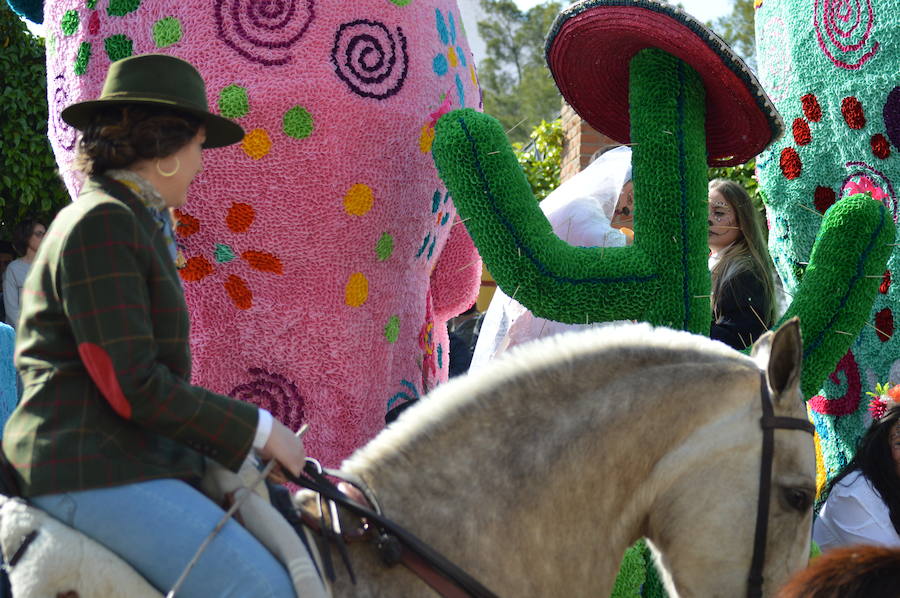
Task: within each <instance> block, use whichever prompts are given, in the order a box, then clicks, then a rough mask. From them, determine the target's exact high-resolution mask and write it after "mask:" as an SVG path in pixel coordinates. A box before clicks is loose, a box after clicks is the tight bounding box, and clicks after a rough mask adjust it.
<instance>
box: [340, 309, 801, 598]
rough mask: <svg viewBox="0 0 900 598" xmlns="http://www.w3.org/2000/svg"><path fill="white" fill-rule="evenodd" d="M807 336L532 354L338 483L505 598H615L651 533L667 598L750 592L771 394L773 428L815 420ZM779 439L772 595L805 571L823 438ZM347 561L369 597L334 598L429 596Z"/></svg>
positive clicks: (405, 422)
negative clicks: (626, 555)
mask: <svg viewBox="0 0 900 598" xmlns="http://www.w3.org/2000/svg"><path fill="white" fill-rule="evenodd" d="M798 328H799V327H798V325H797V324H796V322H795V323H793V324H790V325H788V326H786V327H784V328H783V329H782V330H780V331H779V332H777V333H774V334H767V335H766V336H765V337H763V338H762V339H761V340H760V341H759V342H758V343H757V347H756V352H755V354H754V358H750V357H746V356H744V355H741V354H740V353H737V352H735V351H733V350H731V349H729V348H727V347H726V346H725V345H722V344H721V343H716V342H712V341H709V340H708V339H704V338H701V337H697V336H693V335H689V334H687V333H683V332H675V331H671V330H666V329H660V328H651V327H649V326H646V325H638V326H632V325H628V326H621V327H612V328H605V329H601V330H599V331H598V330H592V331H588V332H586V333H575V334H570V335H562V336H559V337H555V338H553V339H549V340H547V341H542V342H538V343H533V344H531V345H530V346H524V347H522V348H521V349H519V350H517V351H514V352H512V353H511V354H510V356H509V357H508V358H506V359H501V360H499V361H498V362H496V365H495V366H494V367H493V368H486V370H485V371H482V372H479V373H478V374H476V375H470V376H467V377H464V378H462V379H459V380H458V381H452V382H450V383H448V384H446V385H445V386H443V387H441V388H439V389H437V390H436V391H435V392H433V393H432V394H431V395H430V396H429V397H428V398H426V399H425V400H424V401H423V402H422V404H421V405H420V406H418V407H415V408H413V409H410V410H409V412H408V413H407V414H404V416H403V417H401V419H400V420H399V421H398V422H397V423H396V424H395V425H394V426H392V427H391V428H389V429H388V430H386V431H385V432H383V433H382V434H381V435H380V436H379V437H378V438H376V439H375V440H374V441H372V442H371V443H370V444H369V445H368V446H367V447H365V448H363V449H361V450H360V451H359V452H358V453H357V454H356V455H354V456H353V457H351V459H349V460H348V461H347V462H345V464H344V469H346V470H348V471H351V472H353V473H356V474H357V475H360V476H361V477H363V478H364V479H365V480H366V481H367V482H368V483H369V484H371V486H372V487H373V488H374V489H375V490H376V492H377V493H378V495H379V497H380V498H381V500H382V504H383V506H384V508H385V512H386V513H387V514H388V515H389V516H392V517H395V518H396V519H397V520H398V521H399V522H400V523H402V524H403V525H404V526H405V527H407V528H408V529H410V530H412V531H413V532H414V533H416V534H418V535H420V536H421V537H422V538H423V539H424V540H425V541H426V542H429V543H430V544H432V545H433V546H435V547H436V548H437V549H438V550H440V551H441V552H443V553H444V554H445V555H447V556H448V557H449V558H450V559H451V560H453V561H455V562H457V564H458V565H460V566H461V567H462V568H463V569H465V570H467V571H468V572H470V573H471V574H472V575H473V576H474V577H476V578H477V579H479V580H480V581H481V582H482V583H484V584H485V585H486V586H487V587H488V588H491V589H492V590H493V591H494V592H497V593H498V594H499V595H501V596H551V595H563V596H584V595H592V596H601V597H602V596H607V595H609V592H610V590H611V588H612V583H613V580H614V578H615V573H616V571H617V568H618V565H619V562H620V560H621V558H622V554H623V552H624V551H625V549H626V548H627V547H628V546H630V545H631V544H632V543H634V542H635V541H636V540H638V539H639V538H640V537H642V536H646V537H647V538H649V539H650V542H651V546H652V547H654V549H655V551H656V553H657V555H658V556H659V560H660V563H661V565H662V569H663V572H664V582H665V583H666V585H667V588H668V590H669V592H670V594H672V595H673V596H683V597H685V596H699V597H704V598H707V597H712V596H728V597H733V596H742V595H746V592H747V589H746V588H747V578H748V573H749V570H750V561H751V555H752V552H753V545H754V542H753V540H754V530H755V523H756V510H757V498H758V493H759V483H760V458H761V456H760V454H761V446H762V432H761V429H760V424H759V421H760V415H761V399H760V397H761V380H762V381H763V382H764V384H765V385H766V386H767V390H768V392H769V394H770V395H771V400H772V403H773V406H774V415H776V416H782V417H793V418H803V419H804V420H805V410H804V407H803V402H802V400H801V397H800V394H799V391H798V384H799V378H800V364H801V359H802V356H801V353H800V351H801V349H800V347H801V345H800V335H799V330H798ZM774 437H775V448H774V453H775V458H774V465H773V474H772V491H771V496H770V497H769V500H770V516H769V518H768V524H769V525H768V528H769V530H768V538H767V541H766V553H765V555H766V558H765V567H764V570H763V573H764V576H765V592H766V593H769V592H771V591H772V590H773V589H774V588H776V587H777V586H778V585H779V584H781V583H782V582H783V581H784V580H786V578H787V576H788V574H789V573H790V572H792V571H794V570H796V569H798V568H800V567H801V566H802V565H803V564H804V563H805V559H806V556H807V554H808V550H809V537H810V525H811V520H812V511H811V505H812V499H813V496H814V490H815V485H814V479H815V477H814V476H815V456H814V448H813V441H812V437H811V435H809V434H807V433H805V432H801V431H797V430H777V431H775V433H774ZM353 552H355V553H356V556H355V558H357V559H359V560H360V561H361V562H362V563H364V565H363V566H362V569H363V573H362V577H364V578H366V579H368V580H372V581H374V583H371V584H367V583H365V582H361V583H360V584H359V586H358V587H356V588H350V587H348V586H344V585H343V581H342V580H339V581H338V584H337V585H336V588H337V589H338V595H341V594H342V593H345V594H344V595H355V596H375V595H380V594H378V592H379V591H384V590H385V588H387V587H390V588H391V591H392V592H393V593H392V594H391V595H393V596H407V595H408V596H415V595H421V594H422V592H424V591H425V590H424V586H422V585H420V582H419V581H418V580H413V579H411V578H409V577H408V575H405V574H403V573H398V574H396V575H385V574H384V570H383V569H381V567H382V566H381V565H380V564H378V563H377V562H376V561H375V559H374V557H373V556H372V555H371V554H368V549H367V547H356V548H354V549H353ZM369 566H371V567H374V568H375V569H374V570H372V571H367V570H366V569H367V568H368V567H369ZM380 584H386V585H383V586H380ZM369 588H371V589H369Z"/></svg>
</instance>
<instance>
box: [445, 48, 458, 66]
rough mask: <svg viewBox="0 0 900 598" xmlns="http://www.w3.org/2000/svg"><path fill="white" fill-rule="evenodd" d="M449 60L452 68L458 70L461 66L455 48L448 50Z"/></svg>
mask: <svg viewBox="0 0 900 598" xmlns="http://www.w3.org/2000/svg"><path fill="white" fill-rule="evenodd" d="M447 59H448V60H449V61H450V66H451V67H453V68H456V67H457V66H458V65H459V58H457V57H456V49H455V48H453V46H451V47H450V49H449V50H447Z"/></svg>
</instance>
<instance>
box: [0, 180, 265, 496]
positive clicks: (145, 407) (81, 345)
mask: <svg viewBox="0 0 900 598" xmlns="http://www.w3.org/2000/svg"><path fill="white" fill-rule="evenodd" d="M20 323H21V327H20V329H19V337H18V340H17V343H16V365H17V367H18V368H19V370H20V372H21V374H22V380H23V382H24V387H25V391H24V395H23V397H22V401H21V403H20V405H19V406H18V407H17V408H16V410H15V411H14V412H13V414H12V416H11V417H10V419H9V421H8V422H7V424H6V428H5V431H4V435H3V451H4V453H5V454H6V457H7V459H8V460H9V461H10V463H11V464H12V466H13V467H14V469H15V470H16V472H17V473H18V477H19V480H18V481H19V484H20V485H21V488H22V493H23V494H24V495H25V496H35V495H40V494H49V493H59V492H67V491H76V490H83V489H88V488H96V487H104V486H115V485H121V484H127V483H132V482H139V481H143V480H148V479H154V478H179V479H185V480H188V481H193V480H195V479H196V478H198V477H199V476H200V475H201V474H202V469H203V459H202V456H201V455H206V456H209V457H211V458H213V459H215V460H216V461H218V462H219V463H221V464H222V465H224V466H225V467H227V468H229V469H232V470H235V471H236V470H237V469H238V468H239V466H240V464H241V462H242V460H243V458H244V457H245V456H246V454H247V452H248V451H249V450H250V447H251V444H252V442H253V437H254V434H255V432H256V425H257V418H258V412H257V408H256V407H254V406H253V405H250V404H248V403H243V402H240V401H237V400H234V399H231V398H229V397H226V396H223V395H219V394H216V393H213V392H210V391H208V390H206V389H203V388H200V387H197V386H192V385H191V384H190V383H189V380H190V365H191V356H190V347H189V343H188V327H189V322H188V313H187V306H186V305H185V302H184V296H183V294H182V289H181V283H180V280H179V278H178V273H177V271H176V270H175V266H174V264H173V263H172V259H171V257H170V255H169V252H168V250H167V248H166V245H165V240H164V239H163V234H162V231H161V230H160V227H159V225H158V224H157V222H156V221H155V220H154V219H153V217H152V216H151V215H150V213H149V212H148V211H147V208H145V207H144V205H143V204H142V203H141V201H140V199H139V198H138V197H136V196H135V195H134V194H133V193H132V192H131V191H130V190H129V189H128V188H127V187H126V186H124V185H122V184H121V183H119V182H117V181H114V180H112V179H108V178H104V177H96V178H92V179H90V180H88V181H87V182H86V183H85V187H84V189H83V190H82V192H81V194H80V196H79V198H78V200H77V201H75V202H73V203H72V204H71V205H69V206H67V207H66V208H64V209H63V210H62V211H61V212H60V213H59V216H57V218H56V219H55V220H54V222H53V224H52V225H51V226H50V229H49V230H48V231H47V235H46V237H45V238H44V241H43V243H42V245H41V248H40V250H39V251H38V254H37V257H36V258H35V261H34V264H33V266H32V268H31V272H30V273H29V275H28V278H27V280H26V282H25V287H24V289H23V296H22V316H21V319H20Z"/></svg>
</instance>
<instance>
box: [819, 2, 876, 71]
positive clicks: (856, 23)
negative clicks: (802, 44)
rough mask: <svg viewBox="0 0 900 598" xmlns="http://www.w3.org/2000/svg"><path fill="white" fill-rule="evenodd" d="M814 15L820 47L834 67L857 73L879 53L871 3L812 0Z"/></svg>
mask: <svg viewBox="0 0 900 598" xmlns="http://www.w3.org/2000/svg"><path fill="white" fill-rule="evenodd" d="M814 11H815V14H814V15H813V24H814V25H815V28H816V37H817V38H818V41H819V47H820V48H821V49H822V52H824V53H825V55H826V56H827V57H828V59H829V60H831V62H832V63H834V65H835V66H837V67H839V68H842V69H848V70H856V69H858V68H860V67H862V65H864V64H865V63H866V62H868V61H869V59H870V58H872V57H873V56H874V55H875V53H876V52H878V48H879V46H880V44H879V43H878V42H877V41H875V40H873V39H871V34H872V28H873V27H874V25H875V11H874V10H873V9H872V0H865V6H863V0H815V7H814Z"/></svg>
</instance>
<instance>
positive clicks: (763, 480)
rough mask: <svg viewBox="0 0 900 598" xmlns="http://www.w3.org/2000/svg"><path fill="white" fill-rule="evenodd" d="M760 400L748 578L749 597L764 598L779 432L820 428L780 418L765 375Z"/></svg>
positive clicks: (761, 377) (761, 384)
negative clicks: (753, 528) (758, 457)
mask: <svg viewBox="0 0 900 598" xmlns="http://www.w3.org/2000/svg"><path fill="white" fill-rule="evenodd" d="M759 384H760V401H761V402H762V417H760V418H759V425H760V427H761V428H762V433H763V442H762V456H761V462H760V467H759V498H758V500H757V503H756V505H757V506H756V532H755V534H754V537H753V558H752V560H751V561H750V576H749V577H748V579H747V598H761V596H762V587H763V566H764V565H765V560H766V536H767V535H768V531H769V499H770V497H771V493H772V464H773V459H774V456H775V430H776V429H780V430H803V431H804V432H809V433H810V434H815V432H816V428H815V426H813V425H812V424H811V423H810V422H808V421H807V420H805V419H800V418H797V417H778V416H776V415H775V413H774V409H773V407H772V399H771V397H770V396H769V384H768V382H767V381H766V374H765V372H762V371H760V373H759Z"/></svg>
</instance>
